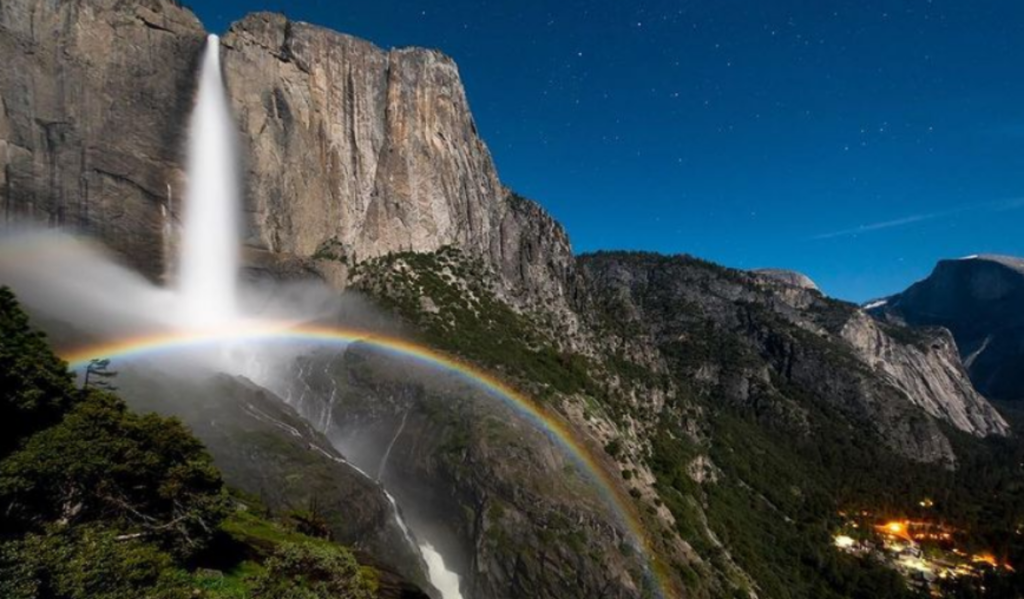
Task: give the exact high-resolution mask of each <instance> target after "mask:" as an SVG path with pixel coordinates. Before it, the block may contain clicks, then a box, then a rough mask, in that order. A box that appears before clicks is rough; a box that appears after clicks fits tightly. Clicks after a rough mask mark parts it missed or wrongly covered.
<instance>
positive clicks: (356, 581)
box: [253, 543, 377, 599]
mask: <svg viewBox="0 0 1024 599" xmlns="http://www.w3.org/2000/svg"><path fill="white" fill-rule="evenodd" d="M376 586H377V585H376V580H375V579H374V577H373V576H372V575H371V574H369V573H368V572H367V571H365V570H363V569H362V568H360V566H359V563H358V562H357V561H356V559H355V557H353V556H352V554H351V553H350V552H348V551H345V550H342V549H340V548H338V547H334V546H331V545H327V544H311V543H306V544H298V543H287V544H284V545H282V546H281V547H280V548H279V549H278V551H277V553H276V554H274V556H273V557H271V558H270V559H269V560H267V563H266V570H265V571H264V572H263V573H262V574H261V575H260V576H259V577H258V578H257V579H256V580H255V581H254V585H253V599H373V598H374V597H375V596H376Z"/></svg>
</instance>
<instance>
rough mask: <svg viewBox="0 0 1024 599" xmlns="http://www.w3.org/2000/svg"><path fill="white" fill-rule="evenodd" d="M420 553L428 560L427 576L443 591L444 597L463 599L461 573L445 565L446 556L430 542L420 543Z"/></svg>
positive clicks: (447, 598)
mask: <svg viewBox="0 0 1024 599" xmlns="http://www.w3.org/2000/svg"><path fill="white" fill-rule="evenodd" d="M420 553H422V554H423V559H424V560H425V561H426V562H427V576H429V577H430V584H432V585H434V588H436V589H437V590H438V591H440V592H441V597H442V599H462V592H461V591H460V590H459V575H458V574H456V573H455V572H452V571H451V570H449V569H448V567H447V566H445V565H444V558H443V557H441V554H440V553H438V552H437V550H436V549H434V546H433V545H431V544H430V543H423V544H422V545H420Z"/></svg>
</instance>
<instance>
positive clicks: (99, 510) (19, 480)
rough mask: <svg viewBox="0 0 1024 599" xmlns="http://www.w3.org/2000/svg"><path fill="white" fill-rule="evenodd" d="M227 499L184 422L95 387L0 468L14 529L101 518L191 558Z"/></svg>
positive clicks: (0, 489) (1, 495) (0, 497)
mask: <svg viewBox="0 0 1024 599" xmlns="http://www.w3.org/2000/svg"><path fill="white" fill-rule="evenodd" d="M227 505H228V504H227V496H226V495H225V493H224V491H223V483H222V481H221V478H220V474H219V473H218V472H217V470H216V469H215V468H214V467H213V464H212V462H211V459H210V457H209V456H208V455H207V454H206V452H205V451H204V450H203V447H202V445H201V444H200V443H199V441H197V440H196V439H195V438H194V437H193V436H192V435H191V434H189V432H188V431H187V430H186V429H185V427H184V426H183V425H182V424H181V423H180V422H178V421H177V420H172V419H166V418H161V417H159V416H154V415H148V416H138V415H136V414H133V413H131V412H129V411H128V410H127V409H126V408H125V406H124V404H123V403H122V402H121V400H119V399H117V398H116V397H114V396H112V395H109V394H107V393H103V392H99V391H90V392H89V393H88V395H87V396H86V398H85V399H83V400H82V401H81V402H79V403H78V404H77V405H76V406H75V407H74V408H73V409H72V410H71V412H70V413H69V414H68V415H67V417H66V418H65V419H64V420H63V421H62V422H61V423H60V424H58V425H56V426H53V427H51V428H49V429H47V430H45V431H42V432H40V433H37V434H36V435H35V436H33V437H32V438H31V439H29V441H28V442H27V443H26V445H25V447H24V449H22V450H21V451H19V452H17V453H15V454H13V455H11V456H10V457H8V458H7V460H5V461H4V462H3V463H2V464H0V508H2V509H3V513H4V514H6V520H7V527H8V528H10V529H13V530H38V529H39V528H41V527H42V526H44V525H45V524H46V523H49V522H59V523H61V524H65V525H73V524H80V523H87V522H96V521H101V520H102V521H107V522H116V523H117V524H118V525H119V526H120V527H122V528H123V529H124V530H126V531H129V532H130V533H133V534H139V535H143V536H151V537H153V538H155V539H158V540H160V541H161V542H162V543H164V544H166V545H167V546H168V547H170V548H172V549H174V550H175V551H176V552H177V553H180V554H183V555H188V554H191V553H193V552H195V551H196V550H198V549H201V548H202V547H203V546H204V545H205V544H206V542H207V541H208V540H209V538H210V536H211V535H212V534H213V531H214V530H216V528H217V526H218V524H219V523H220V521H221V520H222V519H223V517H224V515H225V514H226V511H227Z"/></svg>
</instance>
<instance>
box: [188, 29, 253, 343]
mask: <svg viewBox="0 0 1024 599" xmlns="http://www.w3.org/2000/svg"><path fill="white" fill-rule="evenodd" d="M235 136H236V130H235V124H234V119H233V117H232V115H231V108H230V106H229V104H228V97H227V91H226V90H225V88H224V80H223V78H222V74H221V64H220V39H219V38H218V37H217V36H216V35H211V36H210V37H209V39H208V40H207V43H206V50H205V53H204V56H203V63H202V69H201V72H200V78H199V94H198V97H197V100H196V107H195V111H194V112H193V114H192V122H191V124H190V130H189V160H188V194H187V196H186V198H185V206H184V211H185V215H184V229H183V232H182V247H181V256H180V264H179V273H178V276H179V281H178V285H179V290H180V292H181V296H182V302H183V312H184V314H182V317H183V320H184V323H185V324H186V325H188V326H192V327H209V326H214V325H218V324H222V323H224V322H226V321H229V320H231V319H232V318H233V317H234V316H235V313H236V309H237V308H236V291H237V290H236V286H237V277H238V267H239V258H240V250H239V235H240V231H239V216H238V214H239V211H240V207H239V205H240V197H239V196H240V194H239V189H240V187H241V186H240V184H239V173H238V152H237V144H236V142H235Z"/></svg>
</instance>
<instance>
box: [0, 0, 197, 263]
mask: <svg viewBox="0 0 1024 599" xmlns="http://www.w3.org/2000/svg"><path fill="white" fill-rule="evenodd" d="M205 36H206V34H205V32H204V30H203V27H202V25H201V24H200V23H199V21H198V20H197V19H196V18H195V16H193V15H192V13H191V12H189V11H188V10H186V9H184V8H181V7H180V6H178V5H177V4H176V3H174V2H171V1H169V0H140V1H137V2H122V1H120V0H71V1H65V2H41V1H38V0H5V1H4V2H3V3H2V4H0V55H2V56H3V57H4V61H5V64H4V68H3V69H0V210H2V212H3V217H2V218H3V222H5V223H8V224H12V223H19V222H26V223H44V224H48V225H50V226H55V227H68V228H70V229H73V230H77V231H84V232H86V233H88V234H90V235H94V236H96V237H98V238H100V239H101V240H102V241H103V242H104V243H105V244H107V245H108V246H110V247H111V248H113V249H115V250H117V251H118V252H119V253H120V254H121V255H122V256H124V258H125V259H126V260H127V261H129V262H130V263H131V264H132V265H133V266H135V267H136V268H138V269H140V270H142V271H143V272H145V273H147V274H148V275H150V276H151V277H153V278H158V277H160V276H161V275H163V273H164V271H165V263H166V257H165V252H164V250H165V240H164V230H165V226H166V225H167V223H168V219H167V216H168V210H169V208H170V207H171V204H172V203H173V202H175V201H177V198H180V197H181V196H182V190H183V177H182V163H183V161H182V156H181V152H180V149H181V147H182V141H183V140H182V135H183V129H184V128H183V123H185V122H186V121H187V115H188V113H189V111H190V109H191V103H192V93H193V90H194V87H195V83H194V79H195V65H196V64H197V61H198V56H199V53H200V51H201V49H202V46H203V41H204V39H205Z"/></svg>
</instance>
